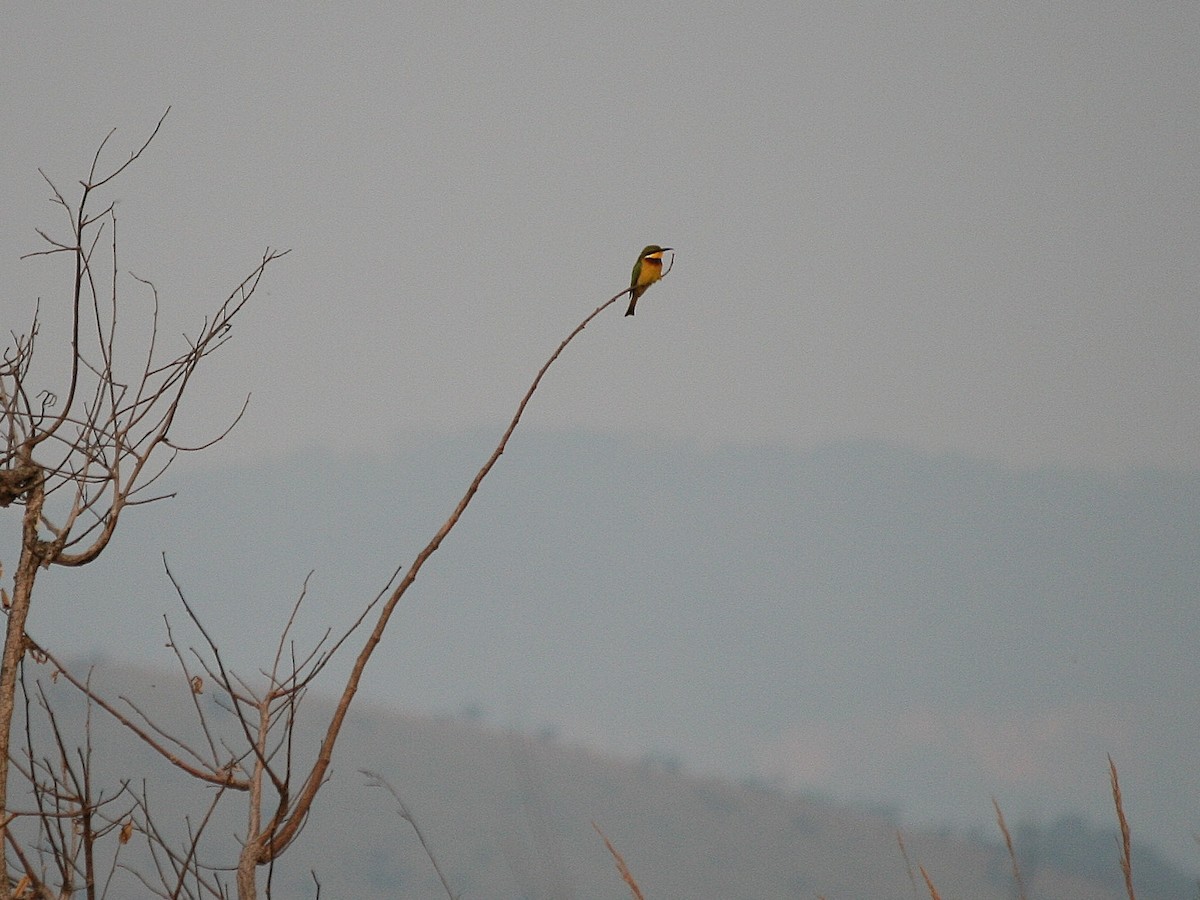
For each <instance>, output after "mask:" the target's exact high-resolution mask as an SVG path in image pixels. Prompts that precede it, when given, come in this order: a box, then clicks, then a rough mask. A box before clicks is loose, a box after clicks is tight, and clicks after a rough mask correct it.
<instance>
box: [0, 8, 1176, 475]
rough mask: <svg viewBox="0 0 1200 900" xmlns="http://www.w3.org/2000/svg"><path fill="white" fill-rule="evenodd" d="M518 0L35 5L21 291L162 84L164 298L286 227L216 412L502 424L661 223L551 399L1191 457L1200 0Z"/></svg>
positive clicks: (21, 197)
mask: <svg viewBox="0 0 1200 900" xmlns="http://www.w3.org/2000/svg"><path fill="white" fill-rule="evenodd" d="M518 6H519V5H518V4H509V3H504V4H472V5H471V7H470V12H469V13H468V12H462V13H457V14H456V13H452V12H447V7H446V5H445V4H443V3H440V2H439V3H426V4H412V3H404V4H392V3H376V4H357V5H354V6H350V7H347V6H345V5H343V6H340V7H338V8H337V9H336V10H335V9H334V8H333V7H320V6H316V5H314V6H312V7H310V8H307V9H305V10H304V11H303V13H297V11H296V9H295V7H294V6H292V5H290V4H276V5H269V4H254V5H250V6H247V5H244V4H236V3H228V4H223V5H220V4H207V5H205V7H204V8H203V10H200V9H199V8H196V9H195V10H194V11H191V10H189V9H185V8H184V7H175V6H172V5H170V4H168V5H162V4H153V3H137V4H129V3H125V4H121V3H106V4H104V5H103V7H99V6H93V7H90V8H86V9H84V8H80V7H78V6H74V5H54V4H23V5H21V6H18V7H16V8H12V9H9V10H8V11H7V12H6V14H5V27H4V29H3V30H2V33H0V80H2V83H3V84H4V90H3V92H2V93H0V126H2V129H3V132H4V135H5V150H4V154H3V158H2V159H0V176H2V177H0V190H2V191H3V193H2V194H0V204H2V206H3V209H4V210H5V214H4V217H3V223H2V224H0V229H2V231H0V278H2V282H0V283H2V284H3V290H4V298H3V301H4V307H3V308H4V310H5V312H6V313H8V312H9V311H10V310H12V311H14V312H19V313H20V319H21V322H23V320H24V316H25V310H27V309H28V307H29V304H30V303H31V302H32V300H33V298H34V297H36V296H38V295H41V296H43V297H45V298H46V318H47V319H49V318H50V313H51V311H52V309H53V304H52V303H51V302H50V299H51V298H53V297H55V296H56V292H57V294H58V296H61V290H62V285H63V284H64V279H63V278H62V271H61V269H60V268H56V265H59V266H61V265H62V263H63V262H64V260H59V261H58V262H57V264H48V263H46V262H18V260H17V256H18V255H19V254H20V253H22V252H25V251H28V250H31V249H36V248H37V247H38V243H37V239H36V237H35V235H34V234H33V228H34V226H57V225H59V224H61V223H60V221H59V219H58V218H56V213H55V211H54V210H53V209H52V208H51V207H50V206H49V205H48V204H47V203H45V199H46V197H47V196H48V189H47V188H46V186H45V185H44V184H43V183H42V182H41V180H40V178H39V177H38V174H37V168H38V167H42V168H44V169H45V171H46V172H47V174H48V175H50V176H51V177H53V178H54V179H56V181H57V183H59V184H60V186H62V187H63V188H64V189H69V188H70V187H71V186H72V185H73V184H74V183H75V181H76V180H77V179H78V178H79V177H81V176H82V175H83V173H84V172H85V170H86V166H87V164H88V163H89V161H90V157H91V154H92V152H93V151H94V149H95V146H96V144H97V143H98V141H99V140H100V138H101V137H103V135H104V134H105V133H107V131H108V130H109V129H110V128H113V127H116V128H118V132H117V134H116V135H115V137H114V138H113V140H112V142H111V143H110V150H111V154H110V156H109V159H110V160H119V159H122V158H124V155H125V154H127V153H128V152H129V151H130V150H131V149H132V148H133V147H134V146H135V145H136V144H138V143H139V142H140V141H141V139H142V138H143V137H144V136H145V134H146V133H148V131H149V130H150V128H152V126H153V124H154V122H155V120H156V119H157V118H158V116H159V115H161V113H162V111H163V110H164V109H165V108H166V107H167V106H168V105H170V106H171V107H172V111H171V114H170V116H169V118H168V119H167V123H166V125H165V127H164V129H163V131H162V133H161V135H160V136H159V138H158V140H157V141H156V142H155V144H154V145H153V147H152V148H151V150H150V151H149V153H148V154H147V156H146V157H145V159H144V161H143V162H142V163H141V164H139V165H138V167H137V168H136V169H134V170H132V171H131V172H130V173H129V175H128V177H126V178H125V179H124V180H123V181H122V182H120V183H119V184H118V185H117V186H116V188H115V191H114V192H113V194H112V195H110V196H112V197H119V198H120V199H121V203H120V206H119V213H120V216H121V219H120V227H121V240H122V249H123V259H122V265H123V268H126V269H131V270H133V271H135V272H137V273H138V274H139V275H142V276H144V277H148V278H152V279H153V280H155V281H156V283H157V284H158V286H159V288H160V289H161V290H162V292H163V296H164V300H165V302H166V303H168V304H170V306H171V308H172V310H173V311H174V312H175V313H176V314H177V319H173V320H171V322H170V324H171V325H172V326H175V330H176V331H178V330H181V329H182V328H184V327H185V326H188V327H193V328H194V327H195V323H197V322H198V321H199V318H200V317H201V316H202V314H203V313H204V312H205V311H206V310H208V309H210V308H211V306H212V305H213V304H214V302H215V301H216V300H217V299H218V298H219V297H220V296H221V295H222V294H223V293H225V292H227V291H228V290H229V289H230V288H231V287H232V286H233V285H234V284H236V282H237V281H238V280H239V279H240V277H241V276H242V275H243V274H245V273H246V272H247V271H248V270H249V269H250V268H251V267H252V265H253V263H254V261H255V260H256V259H257V257H258V256H259V254H260V253H261V251H262V249H263V248H264V247H265V246H266V245H268V244H269V245H271V246H273V247H290V248H292V249H293V250H294V253H293V255H292V256H291V257H289V258H288V259H286V260H285V261H283V262H281V263H280V264H279V265H278V266H277V267H276V268H274V269H273V270H272V271H271V272H270V274H269V278H268V280H267V282H266V288H267V290H266V292H264V294H263V295H262V296H261V297H260V298H259V299H258V301H257V302H256V304H255V306H254V308H253V309H252V310H251V311H250V312H249V314H248V315H247V316H246V320H245V323H244V326H243V331H242V335H241V340H240V341H239V343H238V344H237V346H234V347H231V348H229V349H230V352H229V353H228V355H227V358H226V359H225V360H224V362H223V363H222V365H221V367H220V371H219V372H217V371H216V369H215V368H214V370H213V372H214V375H213V380H212V382H210V384H211V387H208V388H206V390H207V391H208V393H207V397H208V398H209V399H208V400H207V401H206V404H207V405H206V406H205V407H204V410H205V412H206V413H208V412H211V413H212V414H213V415H214V416H216V415H225V414H227V413H228V412H229V411H230V409H232V408H236V405H237V398H238V397H239V396H240V395H241V394H243V393H244V392H245V391H247V390H253V392H254V397H255V399H254V404H253V407H252V410H251V417H250V419H248V420H247V427H245V428H244V429H242V431H241V433H240V434H239V435H238V436H237V438H236V439H235V440H234V441H232V442H230V443H229V444H228V445H227V446H226V448H224V450H223V451H222V452H238V453H241V454H245V455H246V456H248V457H258V458H261V456H262V455H263V454H273V453H278V452H281V451H285V450H289V449H295V448H299V447H305V446H320V447H329V446H332V445H337V446H343V447H350V448H360V447H362V448H369V447H375V446H378V445H380V444H383V445H386V444H389V443H393V442H395V441H398V440H403V439H404V437H405V436H406V435H410V434H414V433H426V432H429V431H434V430H436V431H453V430H456V429H460V428H464V427H474V426H478V425H487V424H489V423H496V424H497V425H499V424H501V423H502V420H504V419H505V418H506V417H507V415H508V413H509V410H510V408H511V407H512V405H513V403H514V402H515V399H516V398H517V397H519V395H520V393H521V391H522V390H523V388H524V386H525V385H526V384H527V382H528V380H529V378H530V377H531V374H532V372H533V371H534V370H536V368H537V366H538V365H540V363H541V362H542V360H543V359H544V358H545V356H546V355H547V354H548V353H549V351H550V350H551V349H552V348H553V347H554V346H555V345H556V344H557V342H558V341H559V340H560V339H561V337H562V336H564V335H565V334H566V332H567V331H569V330H570V328H571V327H572V326H573V325H574V324H575V323H576V322H577V321H578V320H579V319H581V318H582V317H583V315H584V314H585V313H587V312H588V311H590V310H591V309H593V308H594V307H595V306H596V305H598V303H599V302H601V301H602V300H604V299H607V298H608V297H609V296H611V295H612V294H613V293H615V292H616V291H617V290H619V289H621V287H622V286H624V285H625V284H627V279H628V271H629V268H630V265H631V264H632V261H633V258H634V256H635V255H636V253H637V250H638V249H639V248H640V247H641V246H642V245H643V244H645V243H649V242H659V243H663V244H670V245H672V246H674V247H676V248H678V259H677V262H676V264H675V269H674V271H673V272H672V274H671V276H670V278H669V279H668V280H667V281H665V282H664V283H663V284H662V285H660V286H657V287H655V288H654V290H653V292H652V293H651V294H650V295H649V296H648V297H647V299H646V302H645V303H644V305H642V306H640V307H639V313H638V315H637V316H636V317H635V318H634V319H624V318H623V317H622V316H621V315H620V312H621V311H620V310H617V309H613V310H611V311H610V312H609V313H608V314H607V315H606V316H605V317H603V319H602V320H601V321H599V322H598V323H596V324H595V325H594V326H593V328H592V329H591V330H589V332H588V333H587V334H586V335H585V336H584V338H583V339H582V340H581V341H580V342H579V344H578V345H577V346H575V347H573V348H572V350H571V354H570V362H569V364H564V365H563V366H562V368H561V370H559V371H557V372H555V374H554V377H553V378H552V379H551V380H550V382H549V383H548V384H547V385H546V386H545V389H544V390H543V392H542V393H541V395H540V397H539V399H538V402H537V403H536V404H535V407H534V408H533V409H532V410H531V413H530V421H531V422H535V423H537V424H538V425H540V426H543V427H547V428H552V429H559V428H572V427H581V428H586V429H591V430H597V431H603V432H613V433H625V434H632V435H639V434H645V435H649V436H662V435H669V436H671V437H675V438H683V439H696V440H700V441H702V442H705V443H709V442H728V441H734V442H746V443H767V442H771V443H783V444H787V445H790V446H798V447H803V446H810V445H813V444H814V443H818V442H821V441H825V440H828V439H831V438H840V437H847V436H870V437H881V438H885V439H889V440H893V441H895V442H897V443H900V444H903V445H909V446H913V447H916V448H922V449H936V450H941V449H953V450H960V451H964V452H966V453H968V454H971V455H976V456H983V457H988V458H996V459H999V460H1001V461H1004V462H1006V463H1013V464H1041V463H1044V462H1060V463H1068V464H1085V465H1089V466H1094V465H1099V466H1106V467H1107V466H1112V465H1118V466H1124V465H1142V464H1152V465H1165V466H1170V467H1184V468H1194V467H1196V466H1197V465H1200V403H1198V402H1197V400H1198V399H1200V396H1198V395H1200V390H1198V387H1197V386H1198V385H1200V301H1198V299H1197V285H1198V284H1200V262H1198V258H1200V257H1198V255H1197V253H1196V248H1197V247H1200V71H1198V68H1197V67H1198V59H1200V58H1198V57H1197V54H1196V47H1197V41H1198V40H1200V7H1197V5H1196V4H1194V3H1155V4H1137V5H1131V4H1108V3H1105V4H1099V3H1060V4H1052V5H1042V6H1037V5H1034V6H1030V5H1028V4H1004V3H999V4H996V3H992V4H978V3H965V2H955V3H920V4H883V3H880V4H845V3H822V4H809V3H794V2H786V3H773V4H749V5H741V6H739V7H737V9H736V10H734V9H733V8H730V7H728V6H727V5H726V4H689V5H684V6H679V5H677V4H674V5H663V6H661V7H657V8H656V7H654V6H648V5H646V4H643V3H638V4H626V5H616V4H613V5H601V6H594V7H590V8H588V9H586V10H584V11H578V12H568V11H565V8H564V7H563V6H559V5H549V4H548V5H546V6H545V7H544V8H538V7H537V6H532V5H524V6H523V7H521V8H518ZM514 10H516V11H514ZM128 296H129V302H130V303H136V302H138V297H139V295H138V294H137V293H136V291H134V290H133V289H132V288H130V291H129V295H128ZM143 302H144V300H143ZM2 324H3V327H4V328H5V330H7V329H8V328H9V327H12V326H14V325H15V324H20V323H13V322H11V321H10V320H9V318H8V317H7V315H6V317H5V320H4V322H3V323H2Z"/></svg>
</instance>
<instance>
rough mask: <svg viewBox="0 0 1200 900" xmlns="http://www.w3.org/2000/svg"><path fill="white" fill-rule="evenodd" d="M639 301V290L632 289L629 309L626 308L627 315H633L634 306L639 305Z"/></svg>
mask: <svg viewBox="0 0 1200 900" xmlns="http://www.w3.org/2000/svg"><path fill="white" fill-rule="evenodd" d="M637 302H638V295H637V291H630V292H629V309H627V310H625V315H627V316H632V315H633V308H634V307H635V306H637Z"/></svg>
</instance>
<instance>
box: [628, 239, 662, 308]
mask: <svg viewBox="0 0 1200 900" xmlns="http://www.w3.org/2000/svg"><path fill="white" fill-rule="evenodd" d="M670 249H672V248H670V247H660V246H658V244H647V245H646V247H645V249H643V250H642V252H641V253H640V254H638V259H637V262H635V263H634V264H633V277H632V278H630V279H629V309H627V310H625V315H627V316H632V315H633V308H634V307H635V306H637V302H638V297H640V296H642V294H644V293H646V288H648V287H650V285H652V284H654V282H656V281H658V279H660V278H662V256H663V254H664V253H666V252H667V251H668V250H670Z"/></svg>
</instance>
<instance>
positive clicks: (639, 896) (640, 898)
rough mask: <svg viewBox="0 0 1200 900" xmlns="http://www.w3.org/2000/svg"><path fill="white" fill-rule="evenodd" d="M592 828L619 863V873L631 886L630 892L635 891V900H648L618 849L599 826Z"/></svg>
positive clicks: (593, 825) (594, 825)
mask: <svg viewBox="0 0 1200 900" xmlns="http://www.w3.org/2000/svg"><path fill="white" fill-rule="evenodd" d="M592 827H593V828H595V829H596V834H598V835H600V838H601V839H602V840H603V841H604V846H605V847H607V848H608V852H609V853H611V854H612V858H613V859H615V860H616V861H617V871H618V872H620V873H621V877H622V878H623V879H625V883H626V884H627V885H629V890H631V891H633V896H634V900H646V897H645V895H644V894H643V893H642V889H641V888H639V887H638V883H637V881H635V880H634V878H633V873H632V872H630V871H629V866H627V865H625V858H624V857H623V856H621V854H620V852H618V850H617V848H616V847H614V846H613V844H612V841H610V840H609V839H608V838H607V837H606V836H605V834H604V832H603V831H601V830H600V826H599V825H597V824H596V823H595V822H593V823H592Z"/></svg>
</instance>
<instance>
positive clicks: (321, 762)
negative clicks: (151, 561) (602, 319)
mask: <svg viewBox="0 0 1200 900" xmlns="http://www.w3.org/2000/svg"><path fill="white" fill-rule="evenodd" d="M628 293H629V289H628V288H626V289H625V290H623V291H621V292H619V293H617V294H616V295H614V296H613V297H611V298H610V299H608V300H606V301H605V302H604V303H602V304H600V305H599V306H598V307H596V309H595V310H594V311H593V312H591V313H590V314H589V315H588V316H587V317H585V318H584V320H583V321H582V322H580V323H579V324H578V325H577V326H575V329H574V330H573V331H572V332H571V333H570V334H568V335H567V337H566V338H565V339H564V340H563V342H562V343H561V344H559V345H558V348H557V349H556V350H555V351H554V352H553V353H552V354H550V358H549V359H548V360H546V362H545V364H544V365H543V366H542V367H541V368H540V369H539V370H538V373H537V375H536V376H534V379H533V383H532V384H530V386H529V389H528V390H527V391H526V392H525V396H524V397H522V398H521V402H520V403H519V404H517V410H516V413H515V414H514V415H513V417H512V421H510V422H509V423H508V427H507V428H506V429H505V430H504V434H503V435H501V437H500V441H499V443H498V444H497V445H496V448H495V450H493V451H492V455H491V456H490V457H488V460H487V462H485V463H484V464H483V467H482V468H480V470H479V472H478V473H477V474H476V475H475V478H474V480H472V481H471V484H470V486H469V487H468V488H467V491H466V493H465V494H463V496H462V499H460V500H459V501H458V505H457V506H456V507H455V508H454V511H453V512H452V513H451V514H450V517H449V518H448V519H446V521H445V522H444V523H443V524H442V527H441V528H439V529H438V530H437V533H436V534H434V536H433V538H432V540H430V541H429V543H428V544H427V545H426V546H425V548H424V549H423V550H422V551H421V552H420V553H418V554H417V557H416V559H415V560H413V563H412V565H411V566H409V568H408V571H407V572H406V573H405V575H404V578H403V579H401V581H400V583H399V584H398V585H396V587H395V589H394V590H393V591H392V593H391V595H390V596H389V597H388V599H387V602H386V603H385V604H384V606H383V608H382V609H381V610H380V612H379V617H378V619H377V620H376V622H375V626H374V628H372V629H371V633H370V635H368V637H367V640H366V643H365V644H364V645H363V648H362V650H360V651H359V653H358V656H357V657H356V658H355V661H354V666H353V668H352V669H351V671H350V675H349V677H348V678H347V680H346V686H345V688H344V689H343V691H342V696H341V698H340V699H339V701H338V705H337V708H336V710H335V711H334V714H333V718H332V719H331V720H330V723H329V726H328V728H327V730H326V732H325V738H324V740H323V741H322V742H321V749H320V751H319V753H318V755H317V759H316V761H315V762H314V763H313V767H312V769H311V770H310V771H309V774H308V778H307V779H306V780H305V782H304V785H303V787H302V788H301V789H300V792H299V793H298V794H297V796H296V805H295V808H294V810H293V811H292V813H291V815H290V816H289V817H288V819H287V821H286V822H284V823H283V825H282V827H280V828H279V830H278V831H277V832H274V833H272V832H269V831H268V832H264V833H263V834H262V835H261V838H262V839H263V844H262V850H261V852H260V854H259V858H258V860H257V861H258V862H259V863H260V864H261V863H266V862H270V861H271V860H272V859H274V858H275V857H276V856H278V855H279V854H280V853H282V852H283V851H284V850H285V849H286V848H287V846H288V845H289V844H290V843H291V842H292V841H293V840H294V839H295V837H296V835H297V834H298V833H299V831H300V829H301V827H302V826H303V824H304V821H305V819H306V818H307V817H308V813H309V810H310V809H311V807H312V803H313V800H314V799H315V797H316V795H317V792H318V791H319V790H320V789H321V786H322V784H324V783H325V779H326V773H327V771H328V769H329V765H330V763H331V761H332V759H333V748H334V745H335V744H336V743H337V739H338V736H339V735H340V733H341V729H342V725H343V723H344V722H345V719H346V715H347V713H348V712H349V710H350V704H351V701H353V699H354V695H355V694H356V693H357V692H358V686H359V683H360V681H361V680H362V674H363V671H364V670H365V669H366V666H367V662H368V661H369V660H370V659H371V656H372V654H373V653H374V652H375V647H376V646H377V645H378V644H379V642H380V640H382V638H383V633H384V630H385V629H386V628H387V624H388V621H389V620H390V619H391V617H392V613H393V612H394V611H395V609H396V606H397V605H398V604H399V603H400V600H401V598H402V597H403V596H404V594H405V593H406V592H407V591H408V589H409V587H411V586H412V583H413V582H414V581H416V579H417V575H418V574H419V573H420V571H421V567H422V566H424V565H425V561H426V560H428V559H429V557H431V556H432V555H433V554H434V553H435V552H436V551H437V549H438V547H440V546H441V543H442V541H443V540H445V538H446V535H448V534H449V533H450V532H451V530H453V528H454V526H455V525H457V524H458V521H459V519H461V518H462V514H463V513H464V512H465V511H466V509H467V507H468V506H469V505H470V503H471V500H472V499H473V498H474V497H475V493H476V491H478V490H479V486H480V484H482V483H483V479H484V478H486V477H487V476H488V473H489V472H491V471H492V467H493V466H495V465H496V462H497V461H498V460H499V459H500V456H501V455H502V454H503V453H504V449H505V447H506V446H507V445H508V439H509V438H510V437H511V436H512V434H513V432H514V431H516V429H517V425H518V424H520V421H521V416H522V415H523V414H524V413H525V407H527V406H528V405H529V401H530V400H531V399H532V398H533V395H534V392H535V391H537V389H538V386H539V385H540V384H541V382H542V378H543V377H544V376H545V374H546V372H547V371H548V370H549V369H550V367H551V366H552V365H553V364H554V362H555V361H556V360H557V359H558V358H559V356H561V355H562V352H563V351H564V350H566V348H567V345H568V344H570V343H571V341H573V340H574V339H575V337H576V336H577V335H578V334H579V333H580V332H582V331H583V330H584V329H585V328H586V327H587V326H588V325H589V324H590V323H591V321H592V320H593V319H595V318H596V316H598V315H600V313H602V312H603V311H604V310H605V309H607V308H608V307H609V306H611V305H612V304H614V303H616V302H617V301H618V300H620V299H621V298H622V297H624V296H626V295H627V294H628ZM355 627H357V626H355ZM339 643H340V642H339Z"/></svg>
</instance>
